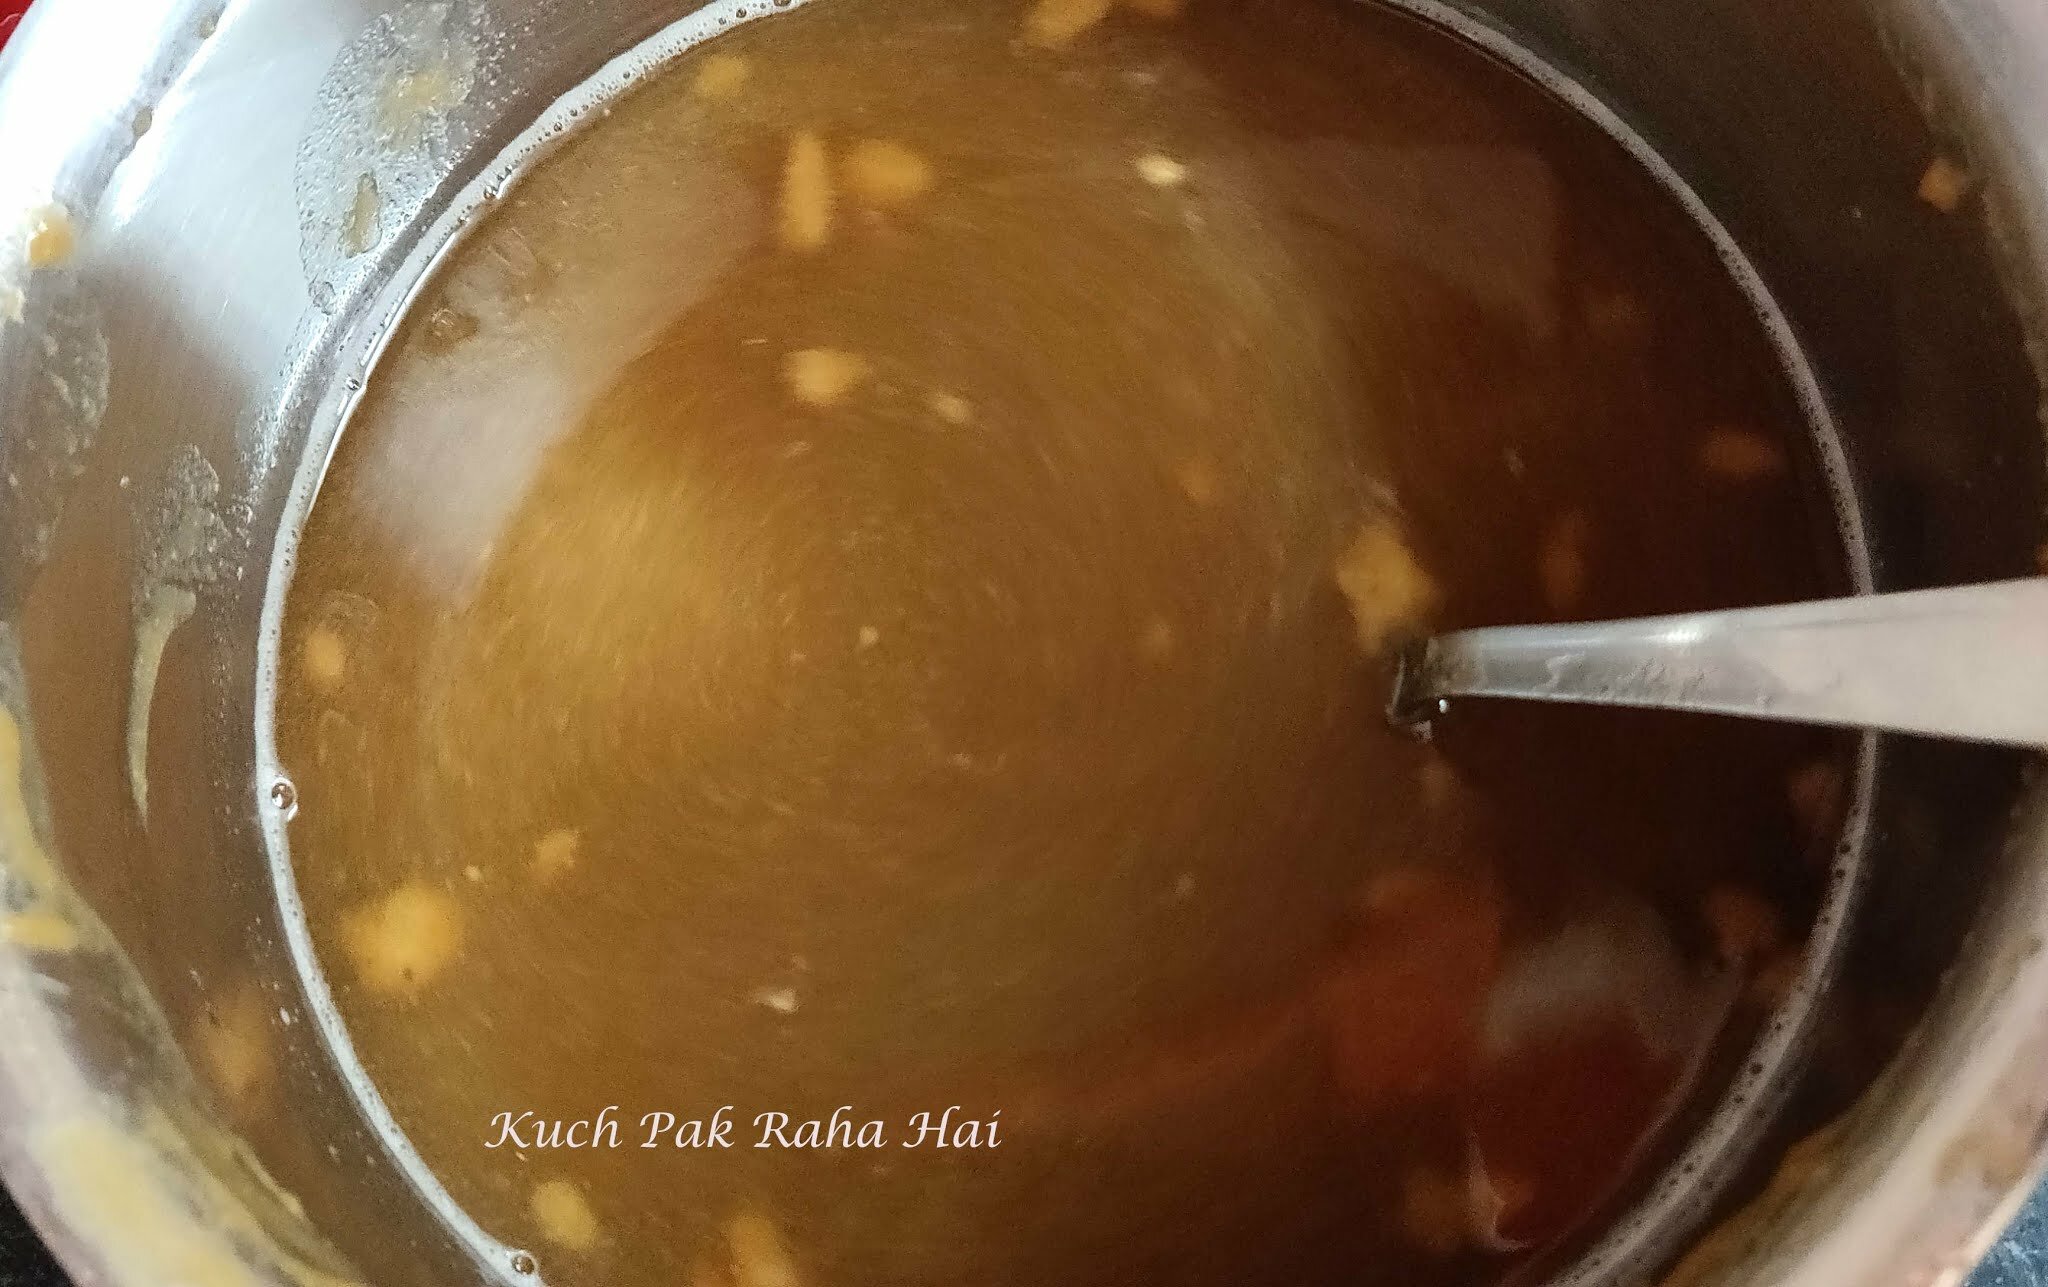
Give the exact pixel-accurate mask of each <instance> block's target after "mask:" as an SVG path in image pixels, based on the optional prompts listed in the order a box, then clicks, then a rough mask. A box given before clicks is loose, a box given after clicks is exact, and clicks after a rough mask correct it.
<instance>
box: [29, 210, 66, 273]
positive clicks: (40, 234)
mask: <svg viewBox="0 0 2048 1287" xmlns="http://www.w3.org/2000/svg"><path fill="white" fill-rule="evenodd" d="M77 249H78V233H77V231H76V230H75V229H74V228H73V227H72V226H71V212H70V211H69V210H67V209H65V208H64V207H63V206H62V205H61V204H59V203H56V202H52V203H51V204H49V205H46V206H37V207H36V208H35V209H33V210H31V211H29V212H28V243H27V255H28V266H29V267H30V268H55V267H56V266H57V265H59V264H61V263H63V262H64V261H65V260H67V259H69V258H71V255H72V252H73V251H75V250H77Z"/></svg>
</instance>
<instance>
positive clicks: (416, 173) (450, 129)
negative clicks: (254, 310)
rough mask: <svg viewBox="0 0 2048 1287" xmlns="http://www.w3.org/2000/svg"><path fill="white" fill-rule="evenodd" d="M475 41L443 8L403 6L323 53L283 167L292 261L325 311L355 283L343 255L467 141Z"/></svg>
mask: <svg viewBox="0 0 2048 1287" xmlns="http://www.w3.org/2000/svg"><path fill="white" fill-rule="evenodd" d="M478 50H479V45H478V43H477V41H476V39H475V37H474V35H473V32H472V26H471V22H470V20H469V15H468V14H467V13H466V12H464V11H463V10H461V9H460V8H458V7H457V6H454V5H449V4H427V5H409V6H405V7H403V8H400V9H398V10H396V11H394V12H392V13H387V14H383V15H381V16H379V17H378V18H377V19H375V20H374V21H372V22H371V23H370V24H369V25H368V26H367V27H365V28H364V29H363V31H362V32H361V33H360V34H358V35H357V36H356V38H355V39H354V40H352V41H350V42H349V44H348V46H347V47H346V48H344V49H343V50H342V51H341V54H340V55H339V56H338V57H337V58H336V59H335V60H334V64H333V66H332V67H330V68H329V69H328V71H327V75H326V78H325V79H324V80H323V81H322V82H321V85H320V92H319V98H318V101H317V103H316V104H315V107H314V110H313V112H312V113H311V115H310V116H309V117H308V118H307V119H308V120H309V121H310V122H311V123H312V124H311V126H310V128H309V130H308V132H307V134H306V136H305V137H304V138H303V139H302V140H301V141H300V143H299V152H298V160H297V165H296V169H295V173H294V176H293V186H294V188H295V190H296V192H297V197H298V208H299V260H300V264H301V266H302V267H303V268H304V270H305V274H306V285H307V288H308V290H309V291H311V293H312V296H313V299H314V302H315V303H316V304H317V305H318V306H319V307H320V308H322V309H331V308H332V307H333V305H334V301H335V299H336V297H337V296H338V295H339V294H340V293H342V292H343V291H344V290H346V289H347V288H349V287H350V286H352V285H354V284H355V283H356V282H357V281H359V280H360V276H359V274H360V272H361V269H360V268H359V267H357V266H354V265H351V264H349V262H348V261H349V260H351V259H354V258H357V257H359V256H361V255H363V254H365V253H366V252H368V251H371V250H374V249H375V248H376V247H377V246H378V245H379V244H380V243H381V242H382V241H383V239H384V238H386V237H388V236H389V235H390V234H391V233H392V232H393V231H394V230H395V229H397V228H400V227H402V226H403V225H404V224H405V222H406V221H407V220H408V219H409V218H411V216H412V214H413V213H414V212H415V211H416V210H418V208H419V205H420V202H421V201H422V200H423V199H424V198H425V196H426V194H427V193H428V192H429V191H431V190H432V189H433V188H434V186H435V185H436V184H437V183H439V181H440V180H441V179H442V178H443V177H444V176H445V175H446V174H447V172H448V167H449V165H450V164H451V162H452V159H453V157H454V156H455V155H456V153H457V152H458V151H459V150H460V148H461V147H462V146H463V145H464V144H465V143H467V142H468V141H469V138H470V133H471V131H470V128H469V126H468V125H467V123H466V118H465V116H464V115H463V114H462V113H460V112H458V110H457V109H458V108H460V107H461V106H463V105H464V104H465V103H466V102H468V101H469V100H470V97H471V93H472V91H473V90H474V89H475V87H476V85H477V82H478V76H479V67H480V65H481V63H480V59H479V53H478Z"/></svg>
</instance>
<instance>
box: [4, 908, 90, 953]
mask: <svg viewBox="0 0 2048 1287" xmlns="http://www.w3.org/2000/svg"><path fill="white" fill-rule="evenodd" d="M0 943H10V944H12V945H14V946H15V947H20V948H26V949H27V950H29V951H31V952H69V951H72V950H73V949H75V948H76V947H77V946H78V927H77V926H75V925H73V924H72V923H71V922H70V921H68V920H65V919H64V918H63V917H62V916H59V915H57V914H56V913H55V912H45V911H28V912H17V913H15V914H14V915H12V916H0Z"/></svg>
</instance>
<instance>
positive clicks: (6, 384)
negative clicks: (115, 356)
mask: <svg viewBox="0 0 2048 1287" xmlns="http://www.w3.org/2000/svg"><path fill="white" fill-rule="evenodd" d="M62 209H63V208H62V207H59V206H49V207H44V208H43V213H42V214H39V215H31V216H30V217H29V219H28V220H27V221H26V222H24V223H23V224H22V225H21V226H20V227H19V228H17V229H16V230H15V232H14V234H13V237H14V240H13V242H12V243H11V245H10V246H0V318H4V319H5V320H4V321H0V326H5V327H10V328H11V327H12V326H14V325H16V324H18V325H20V326H21V327H22V328H24V330H25V332H26V334H25V335H24V336H19V337H16V338H19V339H21V340H22V341H24V342H19V343H13V342H10V344H9V345H8V349H9V361H8V363H7V365H6V366H5V368H4V369H0V421H4V422H5V424H6V425H7V430H8V433H7V440H6V441H4V442H0V464H4V473H0V483H4V485H5V493H4V495H5V498H6V499H5V500H4V501H0V543H4V548H5V551H6V554H7V557H8V558H9V559H11V560H14V561H17V562H18V564H19V565H20V566H21V567H22V568H23V569H24V573H25V572H26V571H27V570H31V569H33V567H34V566H35V565H37V564H39V563H40V562H41V561H42V559H43V556H44V555H45V553H46V552H47V551H48V549H49V547H50V542H51V540H52V539H53V537H54V535H55V533H56V529H57V522H58V519H59V517H60V515H61V513H62V510H63V506H64V505H65V503H66V501H67V500H68V498H69V495H70V492H71V487H72V483H73V482H74V481H75V480H76V479H77V478H78V476H79V475H80V473H82V472H83V470H84V468H85V461H86V456H87V453H88V452H89V450H90V449H91V447H92V444H93V442H94V441H95V439H97V437H98V436H99V428H100V421H101V420H102V419H103V418H104V417H105V415H106V411H107V388H108V376H109V361H108V351H107V337H106V331H105V328H104V326H103V323H102V314H101V310H100V307H99V304H98V302H97V301H96V300H95V299H94V298H93V296H92V295H91V294H90V293H89V292H88V291H87V290H86V288H85V286H84V285H83V283H82V282H81V280H80V274H79V273H78V272H77V271H76V270H75V269H74V267H73V266H72V265H73V260H72V246H73V244H74V233H73V231H72V227H73V219H74V216H71V215H69V214H65V215H63V216H62V218H61V221H56V220H57V218H58V217H57V216H56V215H53V214H51V213H49V212H50V211H61V210H62ZM60 229H61V231H60ZM30 265H38V266H35V267H31V266H30ZM28 579H29V578H28V577H27V575H25V574H24V575H22V576H21V579H20V584H23V585H25V584H26V583H27V580H28Z"/></svg>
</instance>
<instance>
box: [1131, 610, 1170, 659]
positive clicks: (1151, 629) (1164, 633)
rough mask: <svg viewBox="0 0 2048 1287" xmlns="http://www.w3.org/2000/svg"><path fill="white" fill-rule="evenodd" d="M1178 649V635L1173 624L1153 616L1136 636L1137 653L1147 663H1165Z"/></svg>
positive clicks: (1160, 617) (1155, 615)
mask: <svg viewBox="0 0 2048 1287" xmlns="http://www.w3.org/2000/svg"><path fill="white" fill-rule="evenodd" d="M1179 647H1180V635H1179V633H1178V632H1176V631H1175V630H1174V628H1173V623H1172V622H1171V621H1168V620H1167V619H1166V618H1165V617H1162V616H1159V615H1157V614H1154V615H1153V616H1152V617H1150V618H1149V619H1147V620H1146V622H1145V628H1144V630H1142V631H1140V632H1139V634H1138V652H1139V654H1140V655H1141V656H1143V657H1145V658H1146V659H1147V660H1148V661H1165V660H1166V659H1167V658H1169V657H1171V656H1173V654H1174V652H1175V650H1176V649H1178V648H1179Z"/></svg>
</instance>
